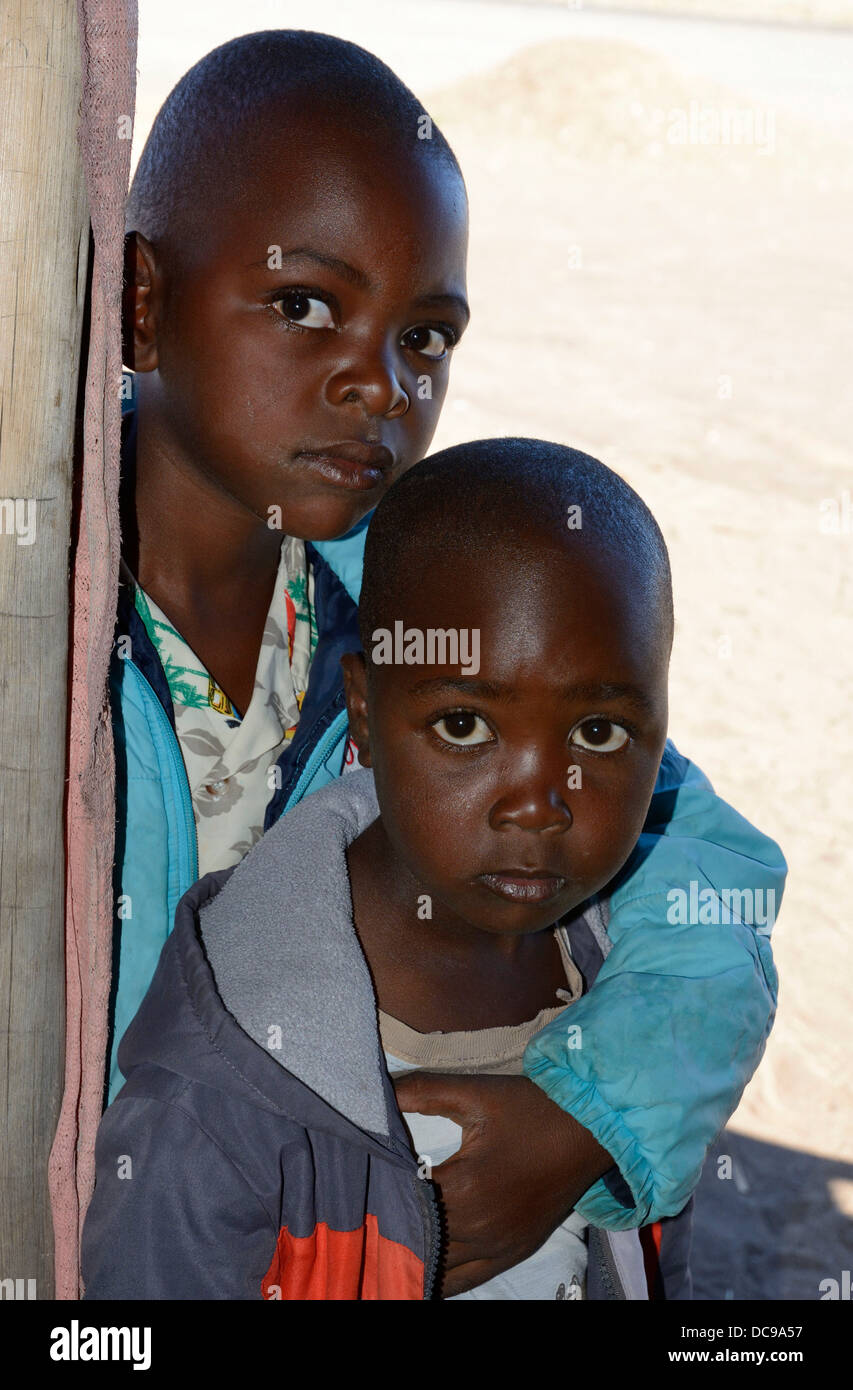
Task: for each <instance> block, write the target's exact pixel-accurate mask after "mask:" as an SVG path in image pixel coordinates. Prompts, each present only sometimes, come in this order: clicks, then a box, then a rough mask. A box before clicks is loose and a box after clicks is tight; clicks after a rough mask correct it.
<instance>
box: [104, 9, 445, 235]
mask: <svg viewBox="0 0 853 1390" xmlns="http://www.w3.org/2000/svg"><path fill="white" fill-rule="evenodd" d="M308 118H310V120H311V121H312V123H316V126H317V129H318V130H321V129H325V131H326V135H327V137H328V131H329V129H330V128H333V127H334V126H335V125H337V126H338V128H340V126H341V125H342V124H343V125H345V127H346V129H347V131H348V132H349V133H350V134H351V135H353V134H354V135H356V136H363V138H364V139H365V140H369V141H372V142H373V143H374V144H376V143H377V142H378V144H379V157H381V150H382V148H383V147H387V148H388V150H389V152H390V151H391V150H392V149H393V151H394V152H395V153H396V154H398V155H399V153H400V151H401V150H405V151H406V152H407V153H408V154H409V156H410V157H411V158H412V159H415V158H418V159H437V160H439V161H440V162H442V163H445V164H446V165H448V166H450V167H451V168H452V169H453V171H454V172H455V174H456V175H457V176H458V177H459V179H460V182H461V179H462V176H461V173H460V171H459V166H458V164H457V162H456V159H455V156H454V155H453V152H452V150H451V149H450V146H449V145H448V143H447V141H446V140H445V138H444V136H443V135H442V134H441V132H440V131H439V130H438V128H437V127H436V126H434V125H433V124H432V122H431V121H430V120H429V117H428V116H427V114H426V112H425V111H424V109H423V106H422V105H421V103H420V102H419V101H418V99H417V97H415V96H414V94H413V93H412V92H411V91H410V90H409V89H408V87H406V86H405V85H404V84H403V83H402V82H401V81H400V79H399V78H398V77H397V76H396V75H395V73H393V72H392V71H391V69H390V68H389V67H387V66H386V64H385V63H383V62H381V61H380V59H378V58H377V57H375V56H374V55H373V54H372V53H368V52H367V50H366V49H363V48H360V47H358V45H357V44H353V43H348V42H346V41H345V40H344V39H338V38H333V37H331V36H330V35H328V34H316V33H312V32H310V31H307V30H295V29H271V30H266V31H263V32H260V33H256V34H246V35H243V36H241V37H240V38H237V39H234V40H232V41H231V42H230V43H226V44H223V45H222V46H221V47H220V48H216V49H214V50H213V51H212V52H211V53H208V54H207V55H206V57H204V58H202V59H201V60H200V61H199V62H198V63H196V64H195V66H194V67H192V68H191V69H190V70H189V72H187V73H186V74H185V75H184V77H182V78H181V80H180V82H179V83H178V84H177V86H176V87H174V88H173V90H172V92H171V93H170V95H169V96H168V97H167V99H166V101H165V102H164V104H163V106H162V107H161V108H160V111H159V113H158V115H157V118H156V120H155V122H154V125H153V127H152V129H151V133H150V135H149V137H148V140H147V142H146V144H145V148H144V149H143V151H142V155H141V157H140V160H139V164H138V167H137V170H136V174H135V176H134V179H133V183H132V186H131V189H130V194H129V197H128V201H127V210H126V229H127V231H128V232H132V231H138V232H141V233H142V235H143V236H145V237H146V238H147V239H148V240H149V241H151V242H152V243H153V244H156V245H158V246H160V247H161V248H164V249H165V250H167V251H171V252H173V253H174V254H175V255H179V254H180V252H181V249H182V248H183V247H186V246H189V245H191V243H192V240H193V236H194V229H195V228H198V227H199V226H200V225H201V224H203V223H209V222H210V221H211V220H213V219H215V218H217V216H218V215H219V210H220V208H221V206H222V204H223V201H224V198H225V193H224V190H227V199H228V202H229V203H233V202H234V201H235V200H236V201H238V202H239V200H240V198H241V190H242V189H243V188H244V187H245V185H246V183H247V182H248V181H249V180H251V179H256V178H257V177H258V175H259V173H260V172H261V171H262V170H263V166H264V160H265V159H267V158H268V157H269V154H270V149H271V147H272V145H273V144H274V143H275V140H276V139H277V138H279V139H281V138H284V139H286V138H287V136H288V133H289V131H290V130H292V132H293V138H294V139H298V140H300V141H302V142H304V141H305V140H306V138H307V135H306V123H307V119H308ZM266 172H267V176H268V177H274V171H269V170H267V171H266Z"/></svg>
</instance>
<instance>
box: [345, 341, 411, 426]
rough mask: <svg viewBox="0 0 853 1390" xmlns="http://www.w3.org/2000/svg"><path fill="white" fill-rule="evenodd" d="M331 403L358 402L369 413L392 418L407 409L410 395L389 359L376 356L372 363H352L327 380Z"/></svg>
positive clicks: (403, 413)
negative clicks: (387, 360) (346, 368)
mask: <svg viewBox="0 0 853 1390" xmlns="http://www.w3.org/2000/svg"><path fill="white" fill-rule="evenodd" d="M329 393H330V397H331V401H332V404H333V405H340V404H358V405H361V406H363V407H364V409H365V410H366V412H367V414H368V415H380V416H384V417H385V418H386V419H389V420H395V419H397V417H398V416H400V415H405V413H406V411H407V410H408V409H409V405H410V401H409V397H408V395H407V394H406V391H405V390H404V388H403V386H402V384H401V382H400V379H399V377H398V376H397V373H396V371H395V369H394V367H393V365H391V364H390V363H389V362H386V361H383V360H382V358H381V357H378V356H377V357H376V358H375V359H374V360H373V361H372V362H366V361H365V362H363V363H361V364H356V363H353V364H352V366H351V367H349V369H348V370H345V371H340V372H338V373H336V375H335V376H334V377H333V379H332V381H331V382H330V383H329Z"/></svg>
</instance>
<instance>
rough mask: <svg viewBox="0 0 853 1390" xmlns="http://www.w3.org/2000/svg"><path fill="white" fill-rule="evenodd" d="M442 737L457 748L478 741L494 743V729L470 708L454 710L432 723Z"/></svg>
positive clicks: (469, 745)
mask: <svg viewBox="0 0 853 1390" xmlns="http://www.w3.org/2000/svg"><path fill="white" fill-rule="evenodd" d="M432 728H433V729H435V731H436V733H437V734H438V736H439V738H440V739H443V740H444V742H445V743H452V744H454V745H455V746H456V747H457V748H459V747H465V746H468V747H471V746H473V745H474V744H477V743H493V742H494V737H493V735H492V731H491V729H490V728H489V726H488V724H487V723H486V721H485V719H483V718H482V716H481V715H479V714H474V713H473V712H472V711H470V710H464V709H459V710H454V711H453V713H452V714H445V715H443V716H442V717H441V719H436V721H435V723H434V724H433V725H432Z"/></svg>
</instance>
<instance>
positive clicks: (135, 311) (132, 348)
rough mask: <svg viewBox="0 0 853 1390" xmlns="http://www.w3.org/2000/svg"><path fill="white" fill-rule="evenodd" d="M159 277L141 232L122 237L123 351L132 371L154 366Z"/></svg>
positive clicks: (154, 258)
mask: <svg viewBox="0 0 853 1390" xmlns="http://www.w3.org/2000/svg"><path fill="white" fill-rule="evenodd" d="M159 282H160V277H159V273H158V270H157V261H156V256H155V253H154V248H153V246H152V245H151V243H150V241H148V240H146V238H145V237H144V236H143V235H142V233H141V232H128V234H127V236H126V237H125V239H124V289H123V293H122V353H123V357H124V362H125V365H126V366H128V367H130V368H131V370H132V371H135V372H153V371H154V370H155V369H156V367H157V317H156V292H157V286H158V285H159Z"/></svg>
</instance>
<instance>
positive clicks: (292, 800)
mask: <svg viewBox="0 0 853 1390" xmlns="http://www.w3.org/2000/svg"><path fill="white" fill-rule="evenodd" d="M347 718H348V716H347V712H346V710H342V711H341V713H340V714H337V715H335V718H334V721H333V722H332V724H331V725H330V726H329V728H328V729H327V731H326V733H325V734H324V735H323V737H322V738H321V739H320V741H319V743H318V744H317V745H316V747H315V748H314V751H313V752H312V753H311V755H310V756H309V758H308V761H307V763H306V764H305V767H304V769H303V771H302V774H301V776H300V778H299V781H298V782H297V783H296V786H295V787H294V788H293V791H292V792H291V793H290V796H289V797H288V798H287V805H286V806H285V808H284V811H282V815H284V813H285V812H286V811H289V810H290V808H291V807H292V806H295V805H296V803H297V801H301V800H302V797H303V796H304V795H305V792H306V790H307V789H308V787H309V786H310V785H311V782H312V780H313V778H314V776H315V774H316V772H317V769H318V767H319V766H320V765H321V764H322V763H324V762H325V761H326V759H327V757H328V756H329V754H330V753H331V751H332V749H333V748H334V746H335V744H336V743H339V742H340V739H341V734H342V733H343V731H344V729H345V728H346V724H347Z"/></svg>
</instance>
